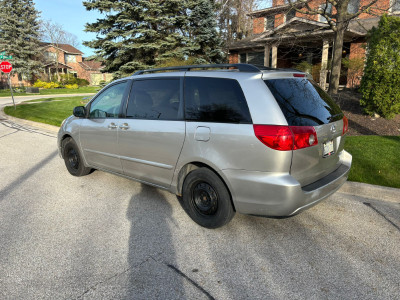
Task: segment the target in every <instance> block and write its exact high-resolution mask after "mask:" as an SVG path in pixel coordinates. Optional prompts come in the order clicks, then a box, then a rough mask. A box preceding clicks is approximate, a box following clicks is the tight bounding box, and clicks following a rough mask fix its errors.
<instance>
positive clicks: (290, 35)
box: [229, 0, 400, 87]
mask: <svg viewBox="0 0 400 300" xmlns="http://www.w3.org/2000/svg"><path fill="white" fill-rule="evenodd" d="M292 3H294V1H292ZM367 3H369V1H368V0H350V4H349V8H348V11H349V12H350V13H355V12H357V11H358V9H359V7H362V6H364V5H366V4H367ZM294 5H296V6H297V7H298V8H302V7H303V5H304V4H303V3H297V4H296V3H295V4H294ZM309 5H310V7H311V8H312V9H318V8H325V5H326V1H325V0H310V1H309ZM329 10H330V11H331V12H332V7H330V8H329V7H328V8H327V11H329ZM384 12H387V13H389V14H393V15H395V14H400V0H378V1H377V3H376V4H374V5H373V6H372V7H371V10H370V13H371V15H370V14H364V13H363V14H361V15H360V16H359V17H358V18H357V19H354V20H352V21H350V23H349V25H348V28H347V30H346V32H345V35H344V45H343V58H345V57H347V58H349V59H350V60H351V59H354V58H362V59H365V47H364V45H365V44H366V34H367V31H368V30H369V29H371V28H372V27H373V26H377V25H378V22H379V17H376V16H377V15H378V16H379V15H382V14H383V13H384ZM333 13H334V12H333ZM249 16H250V17H251V18H252V19H253V33H252V35H251V36H249V37H247V38H245V39H243V40H239V41H236V42H234V43H232V44H231V45H230V46H229V62H230V63H251V64H257V65H264V66H268V67H274V68H293V67H296V65H297V64H299V63H301V62H303V61H305V62H307V63H309V64H310V65H313V67H312V70H309V73H311V74H312V75H313V77H314V80H316V81H318V82H320V85H321V86H324V87H326V82H327V80H328V77H329V76H328V72H329V70H327V65H328V60H329V59H330V58H332V43H333V37H334V32H333V31H332V30H331V29H330V28H329V27H328V24H327V21H326V20H325V18H324V17H322V16H321V15H304V14H301V13H300V12H298V11H296V10H294V9H292V6H291V5H290V4H289V3H288V2H287V0H273V2H272V7H269V8H266V9H261V10H257V11H253V12H251V13H250V14H249ZM346 71H349V73H350V71H351V70H344V69H343V67H342V74H346ZM361 75H362V74H359V76H357V80H356V81H350V78H347V77H346V76H341V78H340V84H341V85H346V86H348V87H351V86H353V85H357V84H358V83H359V79H360V78H361Z"/></svg>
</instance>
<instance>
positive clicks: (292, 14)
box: [286, 9, 296, 22]
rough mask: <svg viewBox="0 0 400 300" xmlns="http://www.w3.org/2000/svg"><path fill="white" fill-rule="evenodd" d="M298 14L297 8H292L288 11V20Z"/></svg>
mask: <svg viewBox="0 0 400 300" xmlns="http://www.w3.org/2000/svg"><path fill="white" fill-rule="evenodd" d="M295 16H296V10H294V9H291V10H289V11H288V12H287V14H286V22H288V21H289V20H290V19H293V18H294V17H295Z"/></svg>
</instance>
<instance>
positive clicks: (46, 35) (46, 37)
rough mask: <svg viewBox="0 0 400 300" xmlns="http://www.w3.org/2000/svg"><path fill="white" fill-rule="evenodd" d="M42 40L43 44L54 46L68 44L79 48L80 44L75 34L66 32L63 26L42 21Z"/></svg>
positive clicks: (49, 21)
mask: <svg viewBox="0 0 400 300" xmlns="http://www.w3.org/2000/svg"><path fill="white" fill-rule="evenodd" d="M40 39H41V40H42V42H48V43H52V44H68V45H71V46H73V47H75V48H79V46H80V42H79V39H78V37H77V36H76V35H75V34H72V33H70V32H68V31H65V30H64V28H63V27H62V25H60V24H58V23H56V22H52V21H51V20H42V21H41V22H40Z"/></svg>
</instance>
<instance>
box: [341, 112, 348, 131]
mask: <svg viewBox="0 0 400 300" xmlns="http://www.w3.org/2000/svg"><path fill="white" fill-rule="evenodd" d="M347 131H349V120H347V118H346V116H344V117H343V133H342V135H344V134H345V133H346V132H347Z"/></svg>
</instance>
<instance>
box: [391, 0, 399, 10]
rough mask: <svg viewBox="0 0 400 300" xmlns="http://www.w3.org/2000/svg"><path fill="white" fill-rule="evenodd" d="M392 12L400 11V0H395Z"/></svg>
mask: <svg viewBox="0 0 400 300" xmlns="http://www.w3.org/2000/svg"><path fill="white" fill-rule="evenodd" d="M392 12H400V0H393V6H392Z"/></svg>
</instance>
